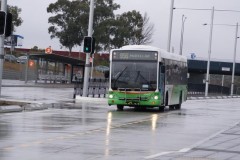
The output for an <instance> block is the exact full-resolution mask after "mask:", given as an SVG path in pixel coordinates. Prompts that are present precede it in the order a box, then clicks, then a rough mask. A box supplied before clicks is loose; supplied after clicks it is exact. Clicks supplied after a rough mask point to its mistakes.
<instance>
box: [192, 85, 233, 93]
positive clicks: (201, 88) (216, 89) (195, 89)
mask: <svg viewBox="0 0 240 160" xmlns="http://www.w3.org/2000/svg"><path fill="white" fill-rule="evenodd" d="M204 93H205V84H193V83H188V95H204ZM208 93H209V94H215V95H230V88H229V87H224V86H219V85H212V84H209V86H208Z"/></svg>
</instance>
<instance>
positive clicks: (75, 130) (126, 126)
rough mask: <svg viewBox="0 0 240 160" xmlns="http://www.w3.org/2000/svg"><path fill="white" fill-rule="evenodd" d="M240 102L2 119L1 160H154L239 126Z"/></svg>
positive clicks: (81, 107) (84, 109) (86, 108)
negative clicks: (235, 124)
mask: <svg viewBox="0 0 240 160" xmlns="http://www.w3.org/2000/svg"><path fill="white" fill-rule="evenodd" d="M239 102H240V100H239V99H225V100H207V101H204V100H199V101H188V102H186V103H184V104H183V106H182V107H183V109H182V110H179V111H177V110H175V111H168V110H166V111H165V112H164V113H162V112H159V111H158V110H157V109H149V110H134V109H132V108H126V109H125V110H124V111H123V112H119V111H116V109H115V107H109V106H107V104H106V102H105V100H100V101H99V102H79V103H75V104H74V103H73V104H67V105H66V106H65V107H63V108H62V107H61V108H62V109H59V108H51V109H48V110H42V111H33V112H21V113H7V114H1V115H0V159H1V160H12V159H24V160H40V159H51V160H55V159H56V160H59V159H64V160H65V159H68V160H76V159H111V160H112V159H151V158H149V157H151V155H156V154H159V153H161V152H167V151H178V150H180V149H183V148H187V147H189V146H192V145H194V144H196V143H197V142H199V141H201V140H203V139H205V138H206V137H209V136H211V135H212V134H214V133H216V132H218V131H219V130H222V129H223V128H225V127H228V126H229V125H231V124H232V123H235V122H237V121H239V119H240V118H239V113H240V108H239Z"/></svg>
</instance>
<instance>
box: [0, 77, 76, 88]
mask: <svg viewBox="0 0 240 160" xmlns="http://www.w3.org/2000/svg"><path fill="white" fill-rule="evenodd" d="M59 86H61V88H73V87H74V84H68V83H67V84H66V83H35V81H33V80H31V81H27V83H25V81H21V80H9V79H3V80H2V87H52V88H55V87H59Z"/></svg>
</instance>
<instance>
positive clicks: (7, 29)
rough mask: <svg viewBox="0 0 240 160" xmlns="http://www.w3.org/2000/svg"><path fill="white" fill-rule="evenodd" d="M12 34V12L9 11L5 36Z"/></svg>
mask: <svg viewBox="0 0 240 160" xmlns="http://www.w3.org/2000/svg"><path fill="white" fill-rule="evenodd" d="M11 35H12V13H7V19H6V27H5V37H9V36H11Z"/></svg>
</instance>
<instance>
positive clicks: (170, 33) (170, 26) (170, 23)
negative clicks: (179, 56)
mask: <svg viewBox="0 0 240 160" xmlns="http://www.w3.org/2000/svg"><path fill="white" fill-rule="evenodd" d="M173 6H174V0H172V1H171V6H170V17H169V29H168V44H167V51H168V52H170V47H171V36H172V22H173Z"/></svg>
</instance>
